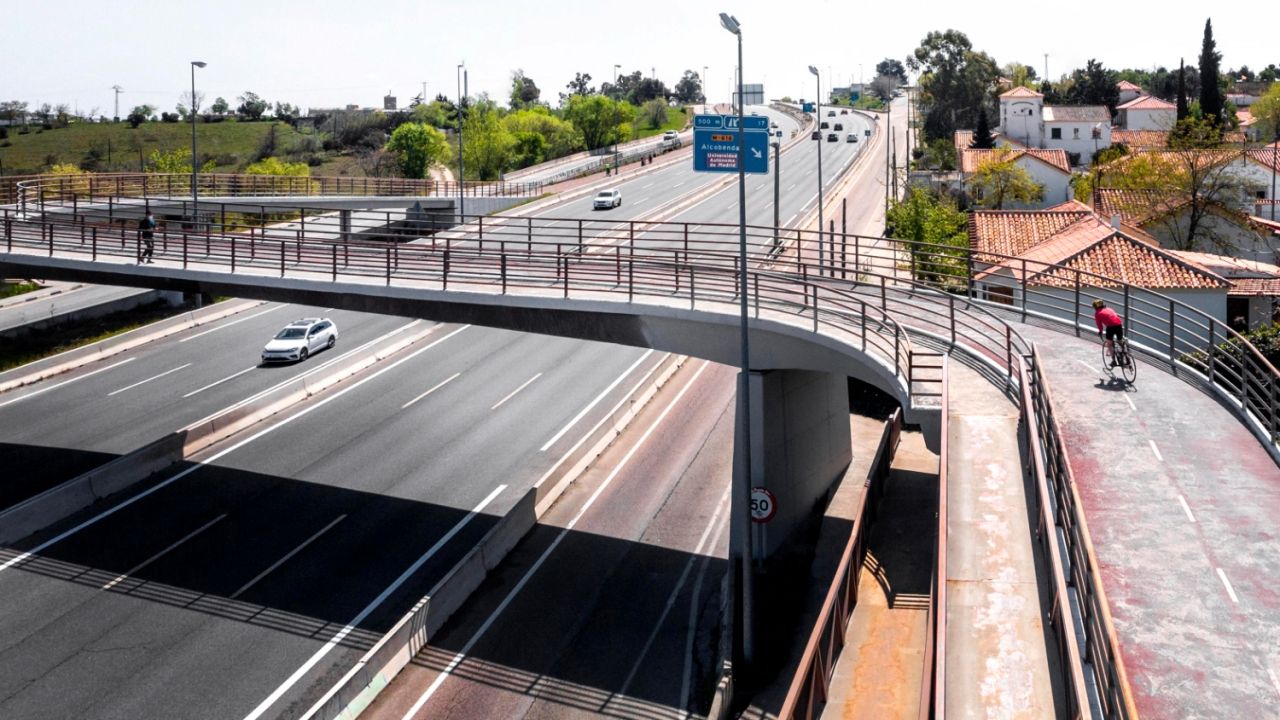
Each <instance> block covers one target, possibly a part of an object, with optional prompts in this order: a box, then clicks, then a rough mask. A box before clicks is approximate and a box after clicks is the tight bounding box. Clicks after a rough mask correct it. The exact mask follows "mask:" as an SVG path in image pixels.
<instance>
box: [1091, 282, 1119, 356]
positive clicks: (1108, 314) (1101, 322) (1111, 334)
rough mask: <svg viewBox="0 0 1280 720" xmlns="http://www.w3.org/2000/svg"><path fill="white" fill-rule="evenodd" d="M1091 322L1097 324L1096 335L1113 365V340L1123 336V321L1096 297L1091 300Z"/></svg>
mask: <svg viewBox="0 0 1280 720" xmlns="http://www.w3.org/2000/svg"><path fill="white" fill-rule="evenodd" d="M1093 324H1094V325H1097V326H1098V335H1099V336H1100V337H1102V338H1103V344H1104V345H1106V348H1107V355H1108V356H1109V357H1110V358H1111V367H1115V366H1116V357H1115V343H1114V341H1115V340H1116V339H1117V338H1119V339H1123V338H1124V321H1123V320H1121V319H1120V316H1119V315H1117V314H1116V311H1115V310H1112V309H1111V308H1109V307H1107V304H1106V303H1105V302H1103V301H1102V299H1101V298H1098V299H1096V300H1094V301H1093Z"/></svg>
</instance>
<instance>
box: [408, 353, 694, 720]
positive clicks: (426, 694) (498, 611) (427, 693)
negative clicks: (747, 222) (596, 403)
mask: <svg viewBox="0 0 1280 720" xmlns="http://www.w3.org/2000/svg"><path fill="white" fill-rule="evenodd" d="M710 364H711V363H710V362H709V361H707V362H703V363H702V367H700V368H698V372H697V373H695V374H694V376H693V379H691V380H690V381H689V384H688V385H685V386H684V387H683V388H681V389H680V392H679V394H677V395H676V397H675V399H674V400H672V401H671V404H670V405H668V406H667V407H666V409H664V410H663V411H662V414H661V415H659V416H658V418H657V419H656V420H654V421H653V424H652V425H650V426H649V429H648V430H645V432H644V435H642V436H640V439H639V440H638V441H636V444H635V445H634V446H633V447H632V448H631V449H630V450H629V451H627V454H626V455H625V456H624V457H623V458H622V460H621V461H620V462H619V463H618V464H617V466H615V467H614V468H613V471H612V472H610V473H609V476H608V477H606V478H605V479H604V481H603V482H601V483H600V487H598V488H596V490H595V492H593V493H591V497H589V498H587V501H586V503H584V504H583V506H582V507H581V508H580V509H579V510H578V513H577V514H576V515H574V516H573V519H572V520H570V521H569V524H568V525H565V526H564V529H562V530H561V531H560V534H559V535H556V539H555V540H552V541H551V544H550V545H549V546H547V549H546V550H544V551H542V555H540V556H538V560H537V561H536V562H534V564H533V566H532V567H530V568H529V570H528V571H527V572H525V574H524V577H521V578H520V581H519V582H517V583H516V585H515V587H513V588H511V592H509V593H507V596H506V597H505V598H503V599H502V602H501V603H500V604H499V605H498V607H497V608H495V609H494V611H493V614H491V615H490V616H489V617H488V618H487V619H485V621H484V624H483V625H481V626H480V628H479V629H478V630H476V632H475V634H474V635H472V636H471V638H470V639H469V640H467V644H466V645H463V646H462V649H461V650H460V651H458V654H457V655H454V656H453V659H451V660H450V661H449V664H448V665H446V666H445V667H444V669H443V670H441V671H440V674H439V675H437V676H436V679H435V680H434V681H433V682H432V683H431V685H430V686H428V687H427V689H426V690H424V691H423V693H422V695H421V696H419V697H418V700H417V701H416V702H414V703H413V707H411V708H409V711H408V712H406V713H405V714H404V720H410V718H412V717H413V716H414V715H415V714H417V712H418V711H419V710H421V709H422V706H423V705H426V704H427V701H428V700H430V699H431V696H432V695H434V694H435V693H436V690H439V689H440V686H441V685H442V684H444V681H445V680H446V679H447V678H448V677H449V674H450V673H452V672H453V671H454V669H455V668H457V667H458V665H459V664H460V663H461V662H462V661H463V659H464V658H466V656H467V653H469V652H471V649H472V648H474V647H475V646H476V643H477V642H479V641H480V638H481V637H484V634H485V633H486V632H488V631H489V628H490V627H492V626H493V624H494V623H495V622H497V620H498V616H500V615H502V613H503V612H505V611H506V609H507V606H508V605H510V604H511V601H512V600H514V599H515V597H516V595H518V594H520V591H521V590H523V589H524V586H525V585H526V584H528V582H529V579H530V578H532V577H533V575H534V573H536V572H538V569H539V568H541V567H542V564H543V563H544V562H546V561H547V558H548V557H550V556H551V553H553V552H555V549H556V548H557V547H559V546H560V543H561V542H562V541H564V538H565V536H566V535H568V534H569V533H570V532H572V531H573V528H574V527H576V526H577V524H578V521H579V520H581V519H582V517H583V516H584V515H586V514H587V511H588V510H590V509H591V506H592V505H595V502H596V500H597V499H598V498H599V497H600V495H601V494H602V493H603V492H604V491H605V490H606V489H608V487H609V485H611V484H612V483H613V480H614V478H616V477H618V475H619V474H621V472H622V469H623V468H624V467H626V466H627V464H628V463H629V462H631V458H632V457H634V456H635V454H636V451H638V450H639V449H640V448H641V447H642V446H643V445H644V443H645V441H646V440H648V439H649V436H650V435H652V434H653V431H654V430H656V429H657V428H658V425H660V424H661V423H662V421H663V420H665V419H666V417H667V414H668V413H670V412H671V410H672V409H673V408H674V407H675V406H676V405H678V404H679V403H680V400H681V399H682V398H683V397H684V394H685V393H686V392H688V391H689V388H691V387H693V384H694V382H696V381H697V379H698V378H699V377H700V376H701V375H702V372H703V371H704V370H706V369H707V366H708V365H710Z"/></svg>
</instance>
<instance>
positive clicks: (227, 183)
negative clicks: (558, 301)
mask: <svg viewBox="0 0 1280 720" xmlns="http://www.w3.org/2000/svg"><path fill="white" fill-rule="evenodd" d="M197 178H198V181H197V187H198V189H199V190H200V194H201V195H204V196H208V197H240V196H250V195H252V196H259V197H304V196H312V195H324V196H374V197H377V196H383V197H405V196H445V197H450V196H451V197H457V196H458V193H459V185H458V183H457V182H454V181H444V180H417V179H411V178H380V177H309V176H293V175H236V174H223V173H199V174H198V175H197ZM542 188H543V183H542V182H467V183H463V187H462V191H463V194H464V196H466V197H513V196H514V197H535V196H537V195H540V194H541V193H542ZM36 193H41V194H43V195H44V196H45V199H46V201H54V200H59V201H61V200H65V199H67V198H71V197H76V196H79V197H80V198H81V201H82V202H85V201H87V202H89V203H92V202H93V201H94V200H95V199H104V200H105V199H106V198H107V197H115V198H125V197H139V198H159V197H176V196H179V195H190V194H191V174H190V173H83V174H78V175H29V176H10V177H5V178H0V205H11V204H14V203H18V202H21V201H22V200H23V199H24V197H25V199H26V200H27V201H28V202H33V201H36V200H37V199H38V198H37V197H35V194H36Z"/></svg>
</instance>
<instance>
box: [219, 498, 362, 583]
mask: <svg viewBox="0 0 1280 720" xmlns="http://www.w3.org/2000/svg"><path fill="white" fill-rule="evenodd" d="M346 519H347V515H346V513H343V514H342V515H339V516H338V517H336V518H334V519H333V520H332V521H330V522H329V524H328V525H325V526H324V527H322V528H320V530H319V531H318V532H317V533H316V534H314V535H312V536H311V537H309V538H307V539H306V540H303V541H302V544H301V545H299V546H298V547H296V548H294V549H292V550H290V551H289V554H287V555H285V556H284V557H282V558H280V559H279V560H277V561H275V562H274V563H271V566H270V567H268V568H267V569H266V570H263V571H262V572H260V573H258V574H257V575H255V576H254V578H253V579H252V580H250V581H249V582H247V583H245V584H244V585H241V586H240V589H239V590H236V591H235V592H233V593H231V595H229V596H228V597H229V599H231V600H235V599H236V598H238V597H240V596H241V595H243V594H244V592H245V591H246V590H248V589H249V588H251V587H253V586H254V585H257V584H258V581H259V580H261V579H262V578H264V577H266V576H268V575H270V574H271V573H272V571H274V570H275V569H276V568H278V567H280V566H281V565H283V564H285V563H286V562H288V561H289V558H291V557H293V556H294V555H297V554H298V553H300V552H302V549H303V548H305V547H306V546H308V545H310V544H311V543H312V542H313V541H315V539H316V538H318V537H320V536H321V535H323V534H325V533H326V532H328V530H329V528H331V527H333V526H334V525H337V524H338V523H340V522H342V521H343V520H346Z"/></svg>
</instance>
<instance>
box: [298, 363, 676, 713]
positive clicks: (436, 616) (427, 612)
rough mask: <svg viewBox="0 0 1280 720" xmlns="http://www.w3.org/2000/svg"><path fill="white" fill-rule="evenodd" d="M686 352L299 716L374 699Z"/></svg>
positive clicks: (354, 707) (637, 390) (355, 708)
mask: <svg viewBox="0 0 1280 720" xmlns="http://www.w3.org/2000/svg"><path fill="white" fill-rule="evenodd" d="M686 359H687V358H686V357H685V356H676V355H668V356H667V357H666V358H664V359H663V361H662V362H660V363H658V365H657V366H655V367H654V368H653V369H652V370H650V371H649V373H648V374H647V375H646V376H645V378H644V379H642V380H641V381H640V382H639V383H638V384H637V385H636V386H635V387H633V389H632V391H631V392H630V393H629V395H628V397H627V398H625V399H624V401H623V402H621V403H619V404H618V405H617V406H615V407H616V409H615V410H614V412H612V413H610V415H609V416H608V417H606V418H605V419H604V420H601V421H600V422H598V423H596V425H595V426H594V427H593V428H592V429H591V430H590V431H588V433H587V436H586V437H584V438H583V440H581V441H579V442H578V443H577V445H575V448H574V450H571V451H570V452H569V453H568V454H566V455H565V456H564V457H562V458H561V459H560V461H559V462H558V463H557V464H556V466H555V467H553V468H552V471H551V472H550V473H548V475H546V476H544V479H546V478H549V477H552V475H553V473H555V471H556V469H557V468H560V467H567V469H566V470H565V471H564V472H563V473H562V474H561V475H560V476H559V477H558V478H557V479H556V482H554V483H550V484H548V483H543V482H541V481H540V482H539V483H538V484H536V485H534V486H533V487H531V488H529V490H528V491H527V492H525V494H524V495H523V496H521V498H520V499H519V500H518V501H516V504H515V505H514V506H512V508H511V509H510V510H508V511H507V512H506V513H505V514H504V515H503V516H502V518H501V519H499V520H498V522H497V523H496V524H495V525H494V526H493V527H491V528H489V531H488V532H487V533H485V535H484V537H483V538H481V539H480V542H478V543H476V544H475V545H474V546H473V547H472V548H471V550H470V551H469V552H467V554H466V555H465V556H464V557H463V558H462V559H461V560H459V561H458V562H457V563H455V564H454V566H453V567H452V568H451V569H450V570H449V572H448V573H446V574H445V576H444V577H442V578H441V579H440V580H439V581H438V582H437V583H436V584H435V585H434V586H433V587H432V588H431V590H430V591H429V592H428V593H427V594H426V596H424V597H423V598H422V599H420V600H419V601H418V602H417V603H416V604H415V605H414V606H413V608H412V609H411V610H409V611H408V612H407V613H405V614H404V616H402V617H401V618H400V621H399V622H397V623H396V624H395V626H394V627H392V628H391V630H390V631H388V632H387V633H386V634H385V635H383V636H382V638H381V639H380V640H379V641H378V642H377V644H375V645H374V646H373V647H372V648H370V649H369V651H368V652H366V653H365V654H364V656H363V657H361V658H360V660H359V661H357V662H356V664H355V666H354V667H353V668H351V670H349V671H348V672H347V674H346V675H344V676H343V677H342V679H341V680H339V681H338V682H337V683H336V684H334V686H333V687H331V688H330V689H329V691H328V692H327V693H325V695H324V696H323V697H321V698H320V700H319V701H318V702H316V704H315V705H313V706H312V707H311V709H310V710H308V711H307V713H306V714H305V715H303V720H312V719H315V720H348V719H350V718H355V717H356V716H358V715H359V714H360V712H361V711H362V710H364V708H366V707H368V706H369V704H370V703H372V702H373V700H374V698H376V697H377V696H378V693H379V692H381V691H382V689H383V688H385V687H386V686H387V685H389V684H391V681H392V680H393V679H394V678H395V676H396V675H397V674H399V672H400V671H401V670H402V669H403V668H404V667H405V666H406V665H408V664H409V663H410V662H412V661H413V657H414V656H415V655H416V654H417V653H418V651H419V650H421V649H422V648H423V647H425V646H426V645H427V644H428V642H429V641H430V638H431V637H432V635H434V634H435V633H437V632H439V630H440V628H441V627H443V626H444V623H445V621H447V620H448V619H449V617H450V616H452V615H453V613H455V612H457V610H458V609H459V608H461V607H462V604H463V603H465V602H466V601H467V599H468V598H470V597H471V593H473V592H475V590H476V588H478V587H480V583H482V582H484V580H485V577H487V575H488V573H489V571H490V570H492V569H494V568H495V567H497V565H498V564H499V563H500V562H502V560H503V559H504V558H505V557H506V556H507V554H508V553H509V552H511V550H512V548H514V547H515V546H516V545H517V544H518V543H519V542H520V541H521V540H522V539H524V537H525V535H527V534H528V533H529V531H530V530H532V529H533V528H534V526H535V525H537V522H538V520H539V519H540V518H541V517H542V516H543V515H544V514H546V511H547V510H548V509H549V508H550V507H551V505H552V504H554V503H555V501H556V499H558V498H559V497H560V494H561V493H563V492H564V489H565V488H566V487H568V485H569V484H570V483H571V482H573V480H575V479H577V477H578V476H580V475H581V474H582V472H583V471H585V470H586V468H587V467H589V466H590V464H591V461H592V460H594V459H595V458H596V457H598V456H599V455H600V453H601V452H603V451H604V449H605V448H606V447H608V446H609V444H611V443H612V442H613V441H614V440H615V439H616V438H617V436H618V434H619V433H621V432H622V430H623V429H625V428H626V426H627V424H629V423H630V422H631V420H633V419H634V418H635V416H636V415H637V414H638V412H639V410H640V408H641V407H643V406H644V405H645V404H646V403H648V402H649V401H650V400H652V399H653V396H654V395H656V394H657V392H658V390H660V389H661V388H662V386H663V385H665V384H666V382H667V381H668V380H670V378H671V376H672V375H673V374H674V373H675V372H676V370H678V369H679V368H680V367H681V366H682V365H683V363H684V361H685V360H686Z"/></svg>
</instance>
